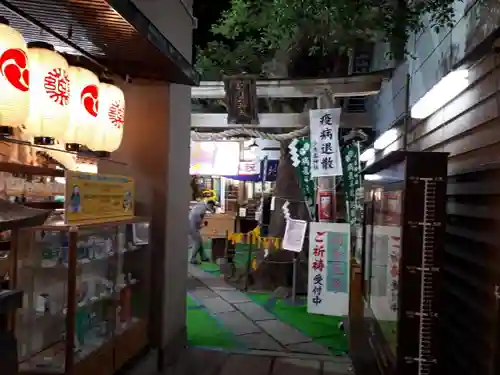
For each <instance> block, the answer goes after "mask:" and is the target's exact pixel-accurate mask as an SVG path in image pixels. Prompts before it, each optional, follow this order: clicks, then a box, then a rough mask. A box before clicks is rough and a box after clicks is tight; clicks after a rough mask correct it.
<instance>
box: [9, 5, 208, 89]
mask: <svg viewBox="0 0 500 375" xmlns="http://www.w3.org/2000/svg"><path fill="white" fill-rule="evenodd" d="M0 15H1V16H3V17H5V18H7V19H8V20H9V22H10V25H11V26H12V27H14V28H16V29H17V30H18V31H20V32H21V33H22V34H23V36H24V38H25V39H26V41H27V42H31V41H44V42H48V43H51V44H53V45H54V46H55V47H56V49H57V50H58V51H59V52H61V53H65V54H67V56H68V60H69V62H70V64H71V63H73V60H79V63H80V64H83V65H89V67H93V70H102V71H104V70H108V71H109V72H110V73H114V74H118V75H120V76H122V77H127V76H128V77H130V78H132V79H133V78H143V79H153V80H161V81H166V82H172V83H177V84H184V85H191V86H192V85H197V84H198V83H199V77H198V74H197V73H196V71H195V70H194V68H193V67H192V65H191V64H190V63H189V62H188V61H187V60H186V59H185V58H184V57H183V56H182V54H181V53H180V52H179V51H178V50H177V49H176V48H175V47H174V46H173V45H172V43H170V42H169V41H168V40H167V39H166V37H165V36H164V35H163V34H162V33H161V32H160V31H159V30H158V29H157V28H156V27H155V26H154V25H153V24H152V23H151V22H150V21H149V20H148V19H147V18H146V17H145V16H144V14H143V13H141V12H140V11H139V9H138V8H137V7H136V6H135V5H134V4H133V2H132V1H131V0H107V1H106V0H0Z"/></svg>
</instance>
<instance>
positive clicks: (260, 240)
mask: <svg viewBox="0 0 500 375" xmlns="http://www.w3.org/2000/svg"><path fill="white" fill-rule="evenodd" d="M227 239H228V240H229V241H230V242H231V243H232V244H233V245H235V244H246V245H253V246H256V247H258V248H261V247H263V248H266V249H269V248H270V247H273V248H274V249H276V250H277V249H280V248H281V238H279V237H268V236H261V235H260V228H259V227H257V228H255V229H253V230H251V231H250V232H248V233H231V232H228V234H227Z"/></svg>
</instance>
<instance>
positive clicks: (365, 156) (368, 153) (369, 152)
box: [359, 148, 375, 161]
mask: <svg viewBox="0 0 500 375" xmlns="http://www.w3.org/2000/svg"><path fill="white" fill-rule="evenodd" d="M373 158H375V149H374V148H367V149H366V150H365V151H363V153H362V154H361V155H360V156H359V161H368V160H370V159H373Z"/></svg>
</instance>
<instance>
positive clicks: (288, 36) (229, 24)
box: [197, 0, 454, 79]
mask: <svg viewBox="0 0 500 375" xmlns="http://www.w3.org/2000/svg"><path fill="white" fill-rule="evenodd" d="M453 3H454V0H409V1H407V0H232V1H231V7H230V8H229V9H228V10H227V11H226V12H224V13H223V14H222V15H221V18H220V20H219V22H218V23H217V24H215V25H213V27H212V33H213V34H214V37H217V38H220V40H221V41H219V42H214V43H211V44H210V45H209V46H207V47H206V48H205V49H203V50H202V51H200V52H199V54H198V61H197V66H198V69H199V70H200V72H201V73H202V75H203V76H204V77H206V78H205V79H207V77H216V76H220V73H221V72H220V71H221V70H223V71H224V73H225V74H232V73H233V72H236V73H238V72H242V71H246V72H248V73H259V72H260V66H262V64H263V62H265V61H268V60H269V59H270V58H272V57H273V56H274V55H275V54H276V53H277V52H278V51H286V52H287V53H288V55H289V56H293V52H294V51H301V50H304V49H307V50H308V52H309V54H311V55H314V54H316V55H317V54H320V55H323V56H328V55H329V54H331V53H332V52H342V51H343V50H346V49H347V50H349V49H351V48H353V47H354V46H355V45H356V44H357V43H360V42H363V43H366V42H375V41H386V42H389V43H390V44H391V46H392V53H393V56H394V57H396V58H402V57H403V56H404V55H405V54H406V53H407V51H406V41H407V39H408V35H409V34H410V33H412V32H419V31H420V30H421V29H422V28H423V27H425V26H429V27H432V28H434V30H435V31H437V32H439V30H440V29H442V28H444V27H450V26H452V24H453V19H454V11H453Z"/></svg>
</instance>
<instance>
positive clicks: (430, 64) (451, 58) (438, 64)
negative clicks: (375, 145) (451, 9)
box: [373, 0, 500, 132]
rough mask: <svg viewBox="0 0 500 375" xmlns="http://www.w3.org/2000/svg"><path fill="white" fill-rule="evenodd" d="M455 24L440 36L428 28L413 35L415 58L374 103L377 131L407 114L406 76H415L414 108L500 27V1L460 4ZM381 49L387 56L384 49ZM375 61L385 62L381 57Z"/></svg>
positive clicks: (411, 46)
mask: <svg viewBox="0 0 500 375" xmlns="http://www.w3.org/2000/svg"><path fill="white" fill-rule="evenodd" d="M453 24H454V26H453V27H452V28H443V29H441V30H440V32H439V33H436V32H435V31H434V30H431V29H429V28H427V29H426V30H425V31H423V32H422V33H420V34H418V35H412V36H411V38H410V40H409V41H408V46H407V48H408V50H409V52H410V54H411V55H412V57H409V58H408V59H407V62H406V63H405V64H402V65H400V66H399V67H398V68H397V69H396V71H395V73H394V75H393V77H392V79H391V81H389V82H387V83H385V84H384V85H383V87H382V90H381V92H380V94H379V95H378V97H377V98H376V99H375V100H374V106H373V107H374V113H373V115H374V123H375V127H376V129H377V131H379V132H382V131H384V130H386V129H387V128H389V127H390V126H391V125H393V124H394V123H395V122H396V121H397V120H398V119H399V118H401V116H402V115H403V114H404V111H405V100H404V97H405V95H404V91H405V90H404V85H405V77H406V74H407V73H408V72H409V73H410V75H411V86H410V106H411V105H413V104H415V103H416V102H417V101H418V100H419V99H420V98H421V97H422V96H423V95H424V94H425V93H426V92H427V91H429V90H430V89H431V88H432V86H434V85H435V84H436V83H437V82H438V81H439V80H440V79H441V78H442V77H444V76H445V75H446V74H448V73H449V72H450V70H451V69H452V68H453V67H455V66H456V65H457V64H459V63H460V62H461V61H462V60H463V59H464V58H465V57H466V55H467V54H468V53H470V52H471V51H472V50H473V49H474V48H475V47H477V46H478V44H479V43H481V42H482V41H483V40H484V39H485V38H486V37H487V36H488V35H490V34H491V33H492V32H493V31H494V30H495V29H496V28H497V27H498V26H499V25H500V2H499V1H498V0H483V1H478V0H463V1H456V2H455V19H454V22H453ZM379 50H380V53H383V48H379ZM374 60H375V61H379V60H381V56H378V57H377V58H375V59H374ZM378 65H380V64H378Z"/></svg>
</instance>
